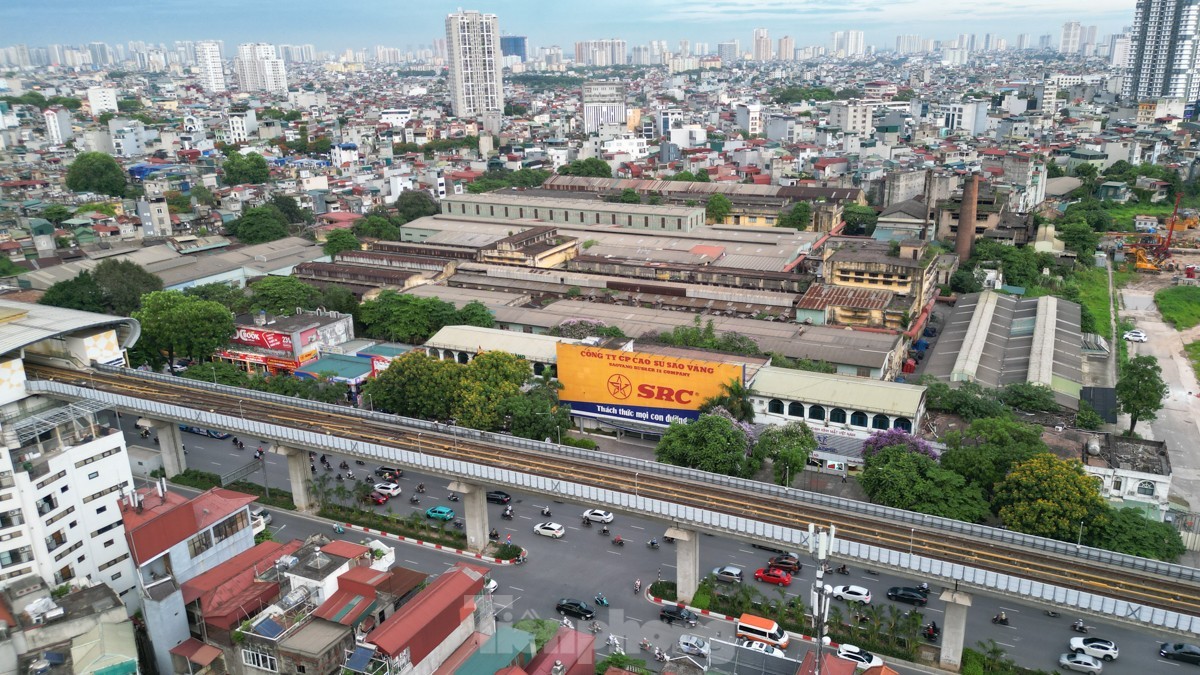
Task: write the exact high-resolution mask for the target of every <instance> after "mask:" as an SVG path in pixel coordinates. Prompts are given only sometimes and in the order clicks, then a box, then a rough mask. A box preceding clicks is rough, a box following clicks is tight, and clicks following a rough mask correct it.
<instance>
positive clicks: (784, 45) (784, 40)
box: [775, 35, 796, 61]
mask: <svg viewBox="0 0 1200 675" xmlns="http://www.w3.org/2000/svg"><path fill="white" fill-rule="evenodd" d="M775 58H777V59H779V60H780V61H794V60H795V59H796V40H795V38H793V37H792V36H790V35H784V36H783V37H781V38H779V53H778V54H776V55H775Z"/></svg>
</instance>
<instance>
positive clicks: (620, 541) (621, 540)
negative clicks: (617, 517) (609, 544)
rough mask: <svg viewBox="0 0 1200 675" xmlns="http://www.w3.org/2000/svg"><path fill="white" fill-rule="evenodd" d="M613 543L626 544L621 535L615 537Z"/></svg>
mask: <svg viewBox="0 0 1200 675" xmlns="http://www.w3.org/2000/svg"><path fill="white" fill-rule="evenodd" d="M613 543H614V544H624V543H625V540H624V539H622V538H621V535H619V534H618V535H617V536H615V537H613Z"/></svg>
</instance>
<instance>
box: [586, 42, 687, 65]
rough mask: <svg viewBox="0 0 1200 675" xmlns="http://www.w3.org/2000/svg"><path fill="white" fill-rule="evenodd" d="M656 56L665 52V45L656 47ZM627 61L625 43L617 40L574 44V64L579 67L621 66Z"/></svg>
mask: <svg viewBox="0 0 1200 675" xmlns="http://www.w3.org/2000/svg"><path fill="white" fill-rule="evenodd" d="M657 46H658V47H659V49H658V54H659V55H660V58H661V55H662V54H663V53H665V52H666V49H665V45H657ZM628 62H629V60H628V59H627V58H626V55H625V41H624V40H620V39H617V38H612V39H609V40H584V41H582V42H576V43H575V63H576V65H581V66H623V65H625V64H627V63H628Z"/></svg>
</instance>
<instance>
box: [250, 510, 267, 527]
mask: <svg viewBox="0 0 1200 675" xmlns="http://www.w3.org/2000/svg"><path fill="white" fill-rule="evenodd" d="M250 519H251V520H262V523H263V525H270V524H271V512H270V511H268V510H266V509H264V508H263V507H261V506H255V507H253V508H252V509H250Z"/></svg>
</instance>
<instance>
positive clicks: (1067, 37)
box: [1058, 21, 1083, 54]
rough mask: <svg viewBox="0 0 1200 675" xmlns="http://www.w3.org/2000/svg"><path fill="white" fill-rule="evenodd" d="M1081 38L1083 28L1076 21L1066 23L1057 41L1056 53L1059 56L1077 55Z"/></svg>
mask: <svg viewBox="0 0 1200 675" xmlns="http://www.w3.org/2000/svg"><path fill="white" fill-rule="evenodd" d="M1082 38H1083V26H1081V25H1079V22H1078V21H1068V22H1066V23H1064V24H1063V27H1062V37H1061V38H1059V40H1058V51H1059V53H1061V54H1078V53H1079V47H1080V41H1081V40H1082Z"/></svg>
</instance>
